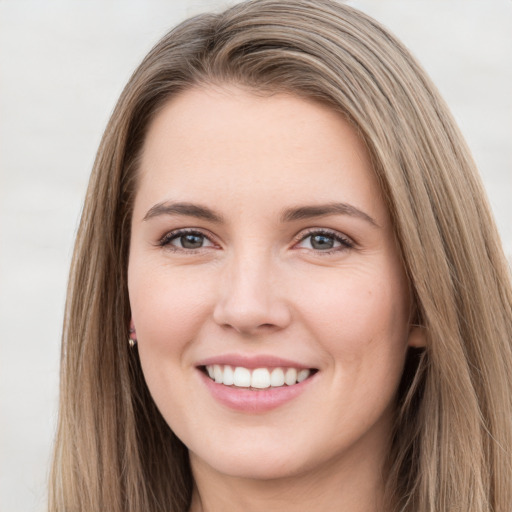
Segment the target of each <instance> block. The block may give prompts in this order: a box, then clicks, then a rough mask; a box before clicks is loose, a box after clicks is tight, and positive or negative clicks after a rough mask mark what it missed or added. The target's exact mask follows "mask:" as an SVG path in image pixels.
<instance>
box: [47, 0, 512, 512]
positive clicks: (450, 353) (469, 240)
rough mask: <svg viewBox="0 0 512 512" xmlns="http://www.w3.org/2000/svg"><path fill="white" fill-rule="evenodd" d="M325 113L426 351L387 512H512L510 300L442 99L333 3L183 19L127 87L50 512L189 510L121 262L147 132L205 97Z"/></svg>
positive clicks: (105, 147) (98, 190)
mask: <svg viewBox="0 0 512 512" xmlns="http://www.w3.org/2000/svg"><path fill="white" fill-rule="evenodd" d="M226 82H229V83H236V84H239V85H242V86H247V87H250V88H251V89H252V90H254V91H256V92H261V93H263V94H271V93H273V92H275V91H287V92H292V93H295V94H298V95H302V96H306V97H308V98H313V99H316V100H318V101H321V102H324V103H327V104H329V105H330V106H331V107H332V108H333V109H336V110H338V111H339V112H340V113H342V115H344V116H345V117H346V118H347V119H348V120H349V121H350V122H351V123H352V124H353V126H354V127H355V128H356V129H357V131H358V132H359V133H360V135H361V137H362V138H363V139H364V141H365V142H366V144H367V146H368V150H369V152H370V154H371V156H372V159H373V164H374V169H375V173H376V175H377V177H378V180H379V183H380V185H381V187H382V191H383V194H384V197H385V198H386V201H387V204H388V207H389V210H390V212H391V215H392V218H393V221H394V226H395V231H396V239H397V243H398V245H399V248H400V252H401V257H402V259H403V265H404V268H405V270H406V272H407V275H408V277H409V280H410V286H411V289H412V290H413V294H414V300H415V307H416V311H417V313H416V318H415V321H416V322H417V323H419V324H421V325H422V326H423V328H424V329H425V333H426V338H427V347H426V348H425V350H423V351H421V352H417V351H414V352H413V351H411V354H410V357H409V359H408V362H407V364H406V368H405V370H404V377H403V379H402V383H401V386H400V389H399V390H398V393H397V413H396V425H395V431H394V438H393V447H392V451H391V453H390V455H389V467H390V471H389V474H388V475H387V489H388V495H389V499H390V504H391V505H390V508H391V509H392V510H394V511H403V512H406V511H407V512H413V511H414V512H441V511H442V512H445V511H446V512H448V511H450V512H451V511H455V510H457V511H461V512H462V511H464V512H491V511H492V512H510V507H511V506H512V457H511V447H512V385H511V375H512V353H511V337H512V287H511V280H510V272H509V269H508V266H507V263H506V261H505V258H504V256H503V252H502V249H501V246H500V242H499V238H498V235H497V232H496V228H495V225H494V222H493V219H492V216H491V214H490V210H489V207H488V205H487V202H486V199H485V193H484V191H483V189H482V186H481V184H480V181H479V178H478V175H477V171H476V169H475V165H474V163H473V161H472V159H471V157H470V153H469V151H468V149H467V147H466V145H465V143H464V142H463V139H462V137H461V135H460V133H459V131H458V129H457V127H456V126H455V124H454V122H453V120H452V118H451V116H450V114H449V112H448V110H447V108H446V106H445V104H444V103H443V101H442V100H441V98H440V97H439V95H438V93H437V91H436V89H435V87H434V86H433V85H432V83H431V82H430V80H429V78H428V77H427V76H426V75H425V73H424V72H423V70H422V69H421V68H420V67H419V65H418V64H417V63H416V61H415V60H414V59H413V58H412V57H411V55H410V54H409V53H408V51H407V50H406V49H405V48H404V47H403V46H402V45H401V43H399V42H398V41H397V40H396V39H395V38H394V37H393V36H392V35H390V34H389V32H387V31H386V30H385V29H383V27H381V26H380V25H379V24H378V23H377V22H375V21H374V20H372V19H371V18H369V17H368V16H366V15H364V14H362V13H360V12H359V11H357V10H355V9H352V8H350V7H347V6H345V5H340V4H338V3H336V2H334V1H331V0H256V1H250V2H247V3H242V4H238V5H236V6H234V7H232V8H230V9H228V10H227V11H225V12H223V13H221V14H208V15H202V16H198V17H196V18H193V19H190V20H188V21H186V22H184V23H182V24H181V25H179V26H178V27H177V28H175V29H174V30H173V31H171V32H170V33H169V34H167V35H166V36H165V37H164V38H163V39H162V40H161V41H160V42H159V43H158V44H157V45H156V46H155V48H154V49H153V50H152V51H151V52H150V53H149V54H148V56H147V57H146V58H145V59H144V61H143V62H142V64H141V65H140V67H139V68H138V69H137V70H136V71H135V73H134V75H133V76H132V78H131V79H130V81H129V83H128V84H127V86H126V88H125V89H124V91H123V93H122V95H121V98H120V99H119V102H118V104H117V106H116V108H115V111H114V113H113V115H112V117H111V119H110V122H109V124H108V126H107V128H106V131H105V134H104V136H103V139H102V142H101V145H100V148H99V151H98V154H97V158H96V161H95V164H94V169H93V172H92V175H91V180H90V183H89V188H88V192H87V197H86V201H85V206H84V210H83V214H82V220H81V223H80V228H79V231H78V236H77V241H76V246H75V252H74V257H73V263H72V269H71V277H70V282H69V290H68V300H67V309H66V317H65V323H64V334H63V348H62V373H61V401H60V412H59V424H58V433H57V439H56V444H55V454H54V461H53V468H52V473H51V484H50V505H49V509H50V511H51V512H75V511H76V512H79V511H80V512H84V511H89V512H92V511H95V512H99V511H109V512H141V511H144V512H157V511H166V512H185V511H186V510H187V509H188V506H189V500H190V496H191V491H192V485H193V482H192V478H191V473H190V468H189V464H188V455H187V449H186V447H185V446H183V444H182V443H181V442H180V441H179V440H178V439H177V438H176V437H175V435H174V434H173V433H172V431H171V430H170V429H169V427H168V426H167V424H166V423H165V421H164V420H163V419H162V417H161V416H160V414H159V412H158V410H157V409H156V407H155V405H154V403H153V401H152V399H151V397H150V394H149V392H148V389H147V387H146V384H145V382H144V378H143V375H142V371H141V368H140V364H139V360H138V356H137V352H136V350H135V351H130V350H129V347H128V343H127V339H128V325H129V319H130V305H129V301H128V294H127V282H126V281H127V279H126V272H127V262H128V254H129V238H130V221H131V209H132V204H133V196H134V193H135V188H136V172H137V164H138V158H139V156H140V152H141V147H142V144H143V141H144V137H145V133H146V130H147V127H148V124H149V123H150V121H151V120H152V118H153V117H154V116H155V113H156V112H157V111H158V110H159V108H160V107H161V106H162V105H163V104H164V103H165V101H167V100H168V99H169V98H170V97H172V96H173V95H175V94H177V93H178V92H179V91H182V90H184V89H187V88H190V87H191V86H193V85H197V84H209V83H226Z"/></svg>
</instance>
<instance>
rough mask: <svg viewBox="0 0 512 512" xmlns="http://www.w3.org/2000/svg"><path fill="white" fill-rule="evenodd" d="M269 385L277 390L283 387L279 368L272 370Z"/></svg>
mask: <svg viewBox="0 0 512 512" xmlns="http://www.w3.org/2000/svg"><path fill="white" fill-rule="evenodd" d="M270 385H271V386H272V387H273V388H278V387H281V386H283V385H284V372H283V370H282V369H281V368H274V369H273V370H272V373H271V374H270Z"/></svg>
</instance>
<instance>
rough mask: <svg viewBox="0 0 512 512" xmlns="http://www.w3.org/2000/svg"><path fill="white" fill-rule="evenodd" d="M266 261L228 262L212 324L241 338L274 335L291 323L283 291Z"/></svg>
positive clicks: (270, 264)
mask: <svg viewBox="0 0 512 512" xmlns="http://www.w3.org/2000/svg"><path fill="white" fill-rule="evenodd" d="M278 277H279V270H278V269H277V268H275V265H272V262H271V261H270V258H263V257H261V258H255V257H254V256H253V255H251V256H250V257H242V256H241V257H239V258H237V259H236V260H235V261H231V262H230V265H229V267H228V268H227V271H226V273H225V274H224V276H223V282H222V283H221V284H220V287H219V294H218V300H217V303H216V305H215V308H214V312H213V318H214V321H215V322H216V323H217V324H218V325H220V326H222V327H224V328H231V329H233V330H235V331H236V332H238V333H241V334H245V335H257V334H263V333H269V332H273V331H278V330H281V329H284V328H285V327H287V326H288V325H289V323H290V321H291V311H290V307H289V304H288V301H287V300H286V298H285V295H286V290H285V287H284V286H283V283H282V282H281V280H280V279H279V278H278Z"/></svg>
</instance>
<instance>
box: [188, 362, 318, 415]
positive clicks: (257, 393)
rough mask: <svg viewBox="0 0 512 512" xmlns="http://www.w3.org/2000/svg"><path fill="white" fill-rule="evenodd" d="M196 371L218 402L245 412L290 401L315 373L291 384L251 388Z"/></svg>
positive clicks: (305, 386) (303, 389) (262, 409)
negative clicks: (234, 384)
mask: <svg viewBox="0 0 512 512" xmlns="http://www.w3.org/2000/svg"><path fill="white" fill-rule="evenodd" d="M198 371H199V373H200V374H201V378H202V380H203V382H204V383H205V385H206V387H207V388H208V390H209V391H210V393H211V394H212V395H213V397H214V398H215V399H216V400H217V401H218V402H220V403H221V404H223V405H225V406H227V407H229V408H230V409H235V410H237V411H241V412H246V413H259V412H266V411H270V410H272V409H276V408H277V407H280V406H281V405H284V404H286V403H287V402H290V401H291V400H293V399H294V398H296V397H297V396H299V395H300V394H301V393H303V392H304V391H305V390H306V389H307V387H308V386H309V385H310V384H311V381H312V380H313V379H314V378H315V376H316V375H317V374H316V373H315V374H314V375H312V376H310V377H308V378H307V379H306V380H303V381H302V382H299V383H298V384H294V385H293V386H281V387H278V388H266V389H258V390H252V389H247V388H237V387H234V386H224V385H223V384H218V383H217V382H215V381H214V380H212V379H210V377H208V376H207V375H205V374H204V373H203V372H202V371H201V370H198Z"/></svg>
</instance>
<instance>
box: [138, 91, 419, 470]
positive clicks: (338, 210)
mask: <svg viewBox="0 0 512 512" xmlns="http://www.w3.org/2000/svg"><path fill="white" fill-rule="evenodd" d="M128 278H129V294H130V303H131V308H132V314H133V322H134V325H135V328H136V332H137V338H138V347H139V355H140V360H141V364H142V368H143V371H144V375H145V378H146V381H147V384H148V387H149V390H150V392H151V394H152V396H153V398H154V400H155V402H156V404H157V406H158V408H159V409H160V411H161V413H162V415H163V417H164V418H165V420H166V421H167V423H168V424H169V426H170V427H171V429H172V430H173V431H174V432H175V433H176V435H177V436H178V437H179V438H180V439H181V440H182V441H183V442H184V443H185V445H186V446H187V447H188V448H189V450H190V454H191V462H192V466H193V468H194V467H203V468H207V470H208V471H214V472H217V473H219V474H225V475H236V476H242V477H248V478H265V479H266V478H277V477H281V476H290V475H297V474H302V473H304V472H314V471H321V470H322V469H323V468H326V467H336V466H337V465H339V466H340V467H341V466H343V464H348V463H349V462H350V464H352V465H353V464H355V463H359V462H360V461H372V460H374V459H375V458H376V457H378V454H382V453H383V451H385V448H386V446H387V442H388V438H389V434H390V428H391V421H392V416H393V399H394V395H395V393H396V389H397V386H398V383H399V380H400V377H401V373H402V369H403V364H404V357H405V353H406V350H407V347H408V345H411V344H415V335H414V332H413V331H411V330H410V327H409V314H410V297H409V293H408V287H407V282H406V280H405V277H404V273H403V270H402V268H401V265H400V262H399V257H398V253H397V248H396V246H395V242H394V237H393V229H392V225H391V223H390V218H389V214H388V212H387V209H386V206H385V203H384V201H383V199H382V197H381V196H380V193H379V188H378V185H377V182H376V179H375V177H374V176H373V174H372V169H371V164H370V160H369V157H368V154H367V152H366V150H365V146H364V144H363V143H362V142H361V140H360V139H359V138H358V136H357V135H356V133H355V131H354V130H353V128H351V126H350V125H349V124H348V123H347V122H346V121H345V120H344V119H343V118H342V117H341V116H340V115H339V114H337V113H335V112H333V111H332V110H331V109H329V108H328V107H325V106H322V105H320V104H317V103H315V102H312V101H307V100H305V99H301V98H298V97H296V96H293V95H285V94H276V95H274V96H270V97H261V95H260V96H258V95H255V94H253V93H251V92H248V91H244V90H241V89H237V88H232V87H231V88H228V87H226V88H213V87H212V88H197V89H192V90H189V91H186V92H184V93H182V94H181V95H179V96H177V97H175V98H173V99H172V100H171V101H169V102H168V103H167V105H166V106H165V108H164V109H163V110H161V111H160V112H159V114H158V115H157V117H156V118H155V119H154V121H153V122H152V124H151V125H150V129H149V131H148V134H147V138H146V141H145V145H144V149H143V155H142V161H141V165H140V176H139V183H138V190H137V193H136V198H135V205H134V214H133V221H132V235H131V247H130V259H129V269H128Z"/></svg>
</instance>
